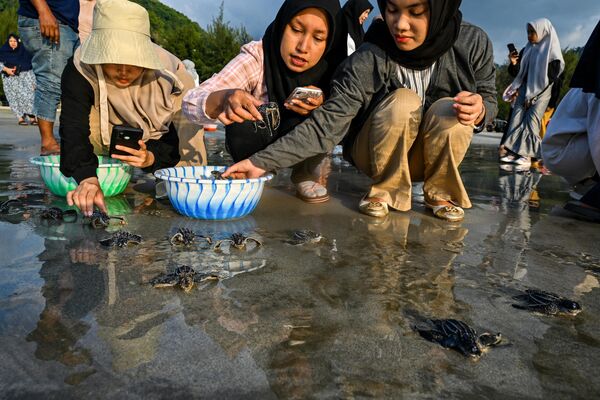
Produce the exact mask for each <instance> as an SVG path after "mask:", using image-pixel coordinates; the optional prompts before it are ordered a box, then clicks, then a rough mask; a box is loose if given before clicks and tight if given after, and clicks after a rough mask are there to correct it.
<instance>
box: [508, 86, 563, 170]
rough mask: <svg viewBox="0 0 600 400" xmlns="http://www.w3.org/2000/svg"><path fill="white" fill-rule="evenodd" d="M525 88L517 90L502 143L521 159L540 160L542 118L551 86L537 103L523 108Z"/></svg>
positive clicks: (550, 92)
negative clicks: (517, 93)
mask: <svg viewBox="0 0 600 400" xmlns="http://www.w3.org/2000/svg"><path fill="white" fill-rule="evenodd" d="M525 92H526V90H525V87H522V88H520V89H519V97H518V98H517V101H516V103H515V107H514V110H513V114H512V118H511V119H510V122H509V124H508V132H507V134H506V137H505V139H504V142H503V143H502V144H503V145H504V147H505V148H506V149H507V150H510V151H512V152H513V153H515V154H518V155H520V156H521V157H533V158H538V159H541V158H542V149H541V147H542V138H541V137H540V129H541V128H542V118H543V117H544V113H545V112H546V108H547V107H548V103H550V98H551V97H552V86H550V87H549V88H548V89H546V91H545V92H544V93H543V94H542V95H541V96H540V97H539V98H538V100H537V102H536V103H535V104H534V105H533V106H531V107H529V108H527V109H526V108H525Z"/></svg>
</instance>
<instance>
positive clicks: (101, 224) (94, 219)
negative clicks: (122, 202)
mask: <svg viewBox="0 0 600 400" xmlns="http://www.w3.org/2000/svg"><path fill="white" fill-rule="evenodd" d="M88 219H89V221H90V226H91V227H92V228H95V229H100V228H106V227H108V225H110V220H111V219H118V220H120V221H121V224H125V219H124V218H123V217H111V216H109V215H108V214H106V213H105V212H102V211H100V210H94V212H93V213H92V215H91V216H90V217H89V218H88Z"/></svg>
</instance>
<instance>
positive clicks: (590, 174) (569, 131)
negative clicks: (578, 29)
mask: <svg viewBox="0 0 600 400" xmlns="http://www.w3.org/2000/svg"><path fill="white" fill-rule="evenodd" d="M542 154H543V159H544V163H545V165H546V167H547V168H548V169H549V170H550V171H552V172H553V173H555V174H557V175H560V176H562V177H563V178H565V179H566V180H567V181H568V182H569V183H571V184H572V185H574V186H575V189H576V190H575V191H574V192H572V197H574V198H576V199H577V200H574V201H569V202H568V203H567V204H566V205H565V208H566V209H567V210H569V211H572V212H574V213H576V214H578V215H579V216H580V217H582V218H585V219H587V220H589V221H592V222H600V183H599V181H600V179H599V178H598V174H599V173H600V23H598V25H596V29H595V30H594V32H593V33H592V36H591V37H590V39H589V40H588V42H587V44H586V46H585V49H584V50H583V54H582V55H581V59H580V60H579V63H578V64H577V68H576V69H575V73H574V74H573V78H572V80H571V89H570V90H569V92H568V93H567V95H566V96H565V97H564V98H563V100H562V102H561V103H560V105H559V106H558V108H557V109H556V113H555V114H554V116H553V117H552V120H551V121H550V125H549V126H548V130H547V132H546V136H544V139H543V140H542ZM577 189H583V190H577Z"/></svg>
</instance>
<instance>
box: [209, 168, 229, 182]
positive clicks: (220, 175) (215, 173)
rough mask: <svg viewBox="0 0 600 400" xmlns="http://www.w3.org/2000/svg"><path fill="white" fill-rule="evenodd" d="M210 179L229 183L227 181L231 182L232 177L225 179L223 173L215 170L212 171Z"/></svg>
mask: <svg viewBox="0 0 600 400" xmlns="http://www.w3.org/2000/svg"><path fill="white" fill-rule="evenodd" d="M210 178H211V179H212V180H213V181H227V180H229V181H230V180H231V177H228V178H224V177H223V172H221V171H217V170H215V171H210Z"/></svg>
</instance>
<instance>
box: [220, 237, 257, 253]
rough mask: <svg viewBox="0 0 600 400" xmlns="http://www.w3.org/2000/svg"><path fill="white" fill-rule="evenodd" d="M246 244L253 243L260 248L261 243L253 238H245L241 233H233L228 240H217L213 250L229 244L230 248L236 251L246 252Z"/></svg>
mask: <svg viewBox="0 0 600 400" xmlns="http://www.w3.org/2000/svg"><path fill="white" fill-rule="evenodd" d="M248 242H254V243H255V244H256V247H260V246H262V242H261V241H260V240H258V239H255V238H253V237H249V236H245V235H244V234H243V233H234V234H232V235H231V236H230V237H229V238H228V239H223V240H219V241H218V242H217V243H216V244H215V250H219V249H220V248H221V245H223V243H229V244H230V246H233V247H235V248H236V249H238V250H246V247H247V246H246V245H247V244H248Z"/></svg>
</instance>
